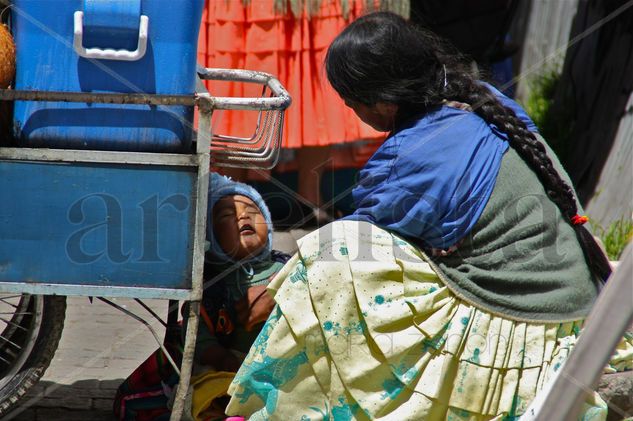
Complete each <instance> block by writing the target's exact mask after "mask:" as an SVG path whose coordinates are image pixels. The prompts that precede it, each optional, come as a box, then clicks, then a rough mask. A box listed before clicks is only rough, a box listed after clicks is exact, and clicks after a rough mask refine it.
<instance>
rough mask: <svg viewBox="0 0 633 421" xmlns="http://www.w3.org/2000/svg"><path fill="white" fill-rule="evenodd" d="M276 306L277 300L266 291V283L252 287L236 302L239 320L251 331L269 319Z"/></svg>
mask: <svg viewBox="0 0 633 421" xmlns="http://www.w3.org/2000/svg"><path fill="white" fill-rule="evenodd" d="M274 307H275V300H273V298H272V297H271V296H270V294H268V292H266V285H257V286H254V287H250V288H249V289H247V290H246V295H245V296H244V298H242V299H241V300H239V301H238V302H236V303H235V311H236V312H237V320H238V321H239V322H240V323H241V324H242V325H244V327H245V328H246V330H247V331H249V332H250V331H251V330H253V327H255V326H256V325H258V324H260V323H262V322H265V321H266V319H268V316H269V315H270V313H271V311H273V308H274Z"/></svg>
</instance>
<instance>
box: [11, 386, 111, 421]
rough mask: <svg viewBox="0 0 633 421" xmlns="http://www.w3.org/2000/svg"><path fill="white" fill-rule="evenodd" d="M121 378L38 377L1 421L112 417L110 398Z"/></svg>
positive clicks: (103, 420)
mask: <svg viewBox="0 0 633 421" xmlns="http://www.w3.org/2000/svg"><path fill="white" fill-rule="evenodd" d="M121 382H123V379H114V380H97V379H89V380H80V381H77V382H75V383H73V384H70V385H68V384H58V383H54V382H50V381H40V382H39V383H38V384H36V385H35V386H33V388H32V389H31V390H30V391H29V392H28V393H27V394H26V396H24V397H23V398H22V399H21V400H20V404H19V406H18V407H17V408H16V409H15V410H14V411H13V412H12V413H10V414H8V415H7V416H6V417H4V418H3V421H4V420H14V421H86V420H91V421H113V420H114V419H115V418H114V415H113V414H112V402H113V400H114V395H115V393H116V389H117V387H119V385H120V384H121Z"/></svg>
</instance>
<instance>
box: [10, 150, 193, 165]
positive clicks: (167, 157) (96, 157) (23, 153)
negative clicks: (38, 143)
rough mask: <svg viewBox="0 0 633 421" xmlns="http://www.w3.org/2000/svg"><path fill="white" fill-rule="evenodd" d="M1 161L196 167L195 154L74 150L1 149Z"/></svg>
mask: <svg viewBox="0 0 633 421" xmlns="http://www.w3.org/2000/svg"><path fill="white" fill-rule="evenodd" d="M0 159H7V160H23V161H52V162H94V163H100V164H134V165H136V164H140V165H173V166H184V167H195V166H197V165H198V158H197V157H196V155H193V154H170V153H151V152H120V151H89V150H85V151H84V150H74V149H44V148H42V149H40V148H0Z"/></svg>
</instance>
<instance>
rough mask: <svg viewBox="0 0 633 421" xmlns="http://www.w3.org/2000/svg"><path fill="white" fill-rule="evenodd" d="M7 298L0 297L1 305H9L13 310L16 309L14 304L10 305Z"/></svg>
mask: <svg viewBox="0 0 633 421" xmlns="http://www.w3.org/2000/svg"><path fill="white" fill-rule="evenodd" d="M7 298H8V297H0V301H2V302H3V303H5V304H7V305H10V306H11V307H13V308H18V306H17V305H16V304H13V303H10V302H9V301H7V300H6V299H7Z"/></svg>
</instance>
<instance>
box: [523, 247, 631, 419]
mask: <svg viewBox="0 0 633 421" xmlns="http://www.w3.org/2000/svg"><path fill="white" fill-rule="evenodd" d="M622 255H623V260H622V262H621V263H620V265H619V266H618V268H617V270H616V271H615V272H614V274H613V275H611V277H610V278H609V280H608V281H607V284H606V286H605V288H604V289H603V290H602V292H601V293H600V296H599V297H598V300H597V301H596V303H595V305H594V307H593V309H592V310H591V313H589V316H588V318H587V321H586V323H585V326H584V327H583V331H582V333H581V334H580V337H579V338H578V342H577V343H576V345H575V346H574V349H573V350H572V352H571V354H570V355H569V358H568V359H567V361H566V362H565V365H564V366H563V368H562V369H561V371H560V372H559V374H558V376H557V378H556V380H555V381H554V383H553V386H552V388H551V390H550V392H549V393H548V394H547V396H545V399H544V400H543V403H542V406H541V407H540V408H532V409H531V412H530V411H528V413H526V414H525V415H524V416H523V417H521V420H532V419H534V420H538V421H558V420H576V419H578V413H579V412H580V409H581V406H582V403H583V402H584V401H585V399H586V398H587V395H588V394H590V393H593V391H594V390H596V386H597V385H598V381H599V380H600V376H601V375H602V370H603V368H604V367H605V365H606V364H607V363H608V361H609V358H610V357H611V355H612V353H613V350H614V349H615V347H616V345H617V344H618V342H619V341H620V340H621V338H622V336H623V335H624V332H625V331H626V329H627V328H628V327H629V326H630V325H631V322H633V244H629V246H628V247H627V248H626V249H625V250H624V253H623V254H622Z"/></svg>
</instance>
